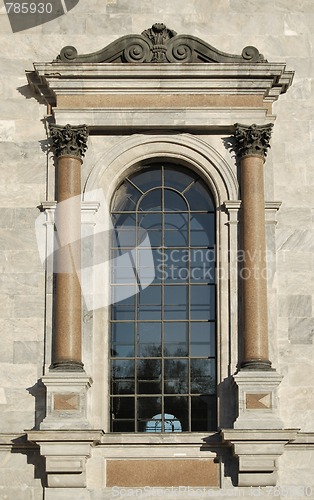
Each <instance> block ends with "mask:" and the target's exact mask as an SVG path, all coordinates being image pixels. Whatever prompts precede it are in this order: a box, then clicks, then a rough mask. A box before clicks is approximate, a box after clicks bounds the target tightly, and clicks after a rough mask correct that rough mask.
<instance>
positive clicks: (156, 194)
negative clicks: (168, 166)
mask: <svg viewBox="0 0 314 500" xmlns="http://www.w3.org/2000/svg"><path fill="white" fill-rule="evenodd" d="M138 209H139V210H140V211H143V212H152V211H153V212H160V211H161V189H154V190H153V191H149V192H148V193H147V194H146V195H144V196H143V198H142V199H141V201H140V204H139V207H138Z"/></svg>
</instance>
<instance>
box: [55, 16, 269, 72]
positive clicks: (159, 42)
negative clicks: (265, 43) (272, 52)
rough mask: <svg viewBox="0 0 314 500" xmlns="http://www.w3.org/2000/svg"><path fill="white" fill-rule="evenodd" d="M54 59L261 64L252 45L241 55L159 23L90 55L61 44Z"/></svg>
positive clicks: (86, 61) (75, 61) (261, 58)
mask: <svg viewBox="0 0 314 500" xmlns="http://www.w3.org/2000/svg"><path fill="white" fill-rule="evenodd" d="M55 62H73V63H84V62H85V63H233V62H234V63H241V62H242V63H263V62H267V61H266V60H265V59H264V57H263V55H262V54H260V53H259V51H258V50H257V48H256V47H253V46H248V47H245V48H244V49H243V51H242V54H241V55H233V54H227V53H225V52H221V51H219V50H218V49H216V48H214V47H212V46H211V45H209V44H208V43H207V42H204V41H203V40H201V39H200V38H197V37H195V36H191V35H178V34H177V33H176V32H175V31H174V30H172V29H169V28H167V26H165V25H164V24H163V23H155V24H153V26H152V27H151V28H149V29H147V30H144V31H143V32H142V33H141V34H140V35H136V34H135V35H125V36H122V37H121V38H118V39H117V40H115V41H114V42H112V43H111V44H109V45H107V47H105V48H103V49H101V50H99V51H98V52H92V53H90V54H78V53H77V50H76V48H75V47H72V46H67V47H64V48H63V49H62V50H61V52H60V54H59V55H58V57H57V59H56V60H55Z"/></svg>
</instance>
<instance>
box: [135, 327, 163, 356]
mask: <svg viewBox="0 0 314 500" xmlns="http://www.w3.org/2000/svg"><path fill="white" fill-rule="evenodd" d="M138 356H140V357H157V356H161V323H138Z"/></svg>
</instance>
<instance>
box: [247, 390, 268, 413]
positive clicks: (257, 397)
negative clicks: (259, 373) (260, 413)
mask: <svg viewBox="0 0 314 500" xmlns="http://www.w3.org/2000/svg"><path fill="white" fill-rule="evenodd" d="M245 404H246V409H247V410H265V409H268V408H271V407H272V402H271V393H270V392H267V393H266V392H265V393H263V394H261V393H260V394H246V401H245Z"/></svg>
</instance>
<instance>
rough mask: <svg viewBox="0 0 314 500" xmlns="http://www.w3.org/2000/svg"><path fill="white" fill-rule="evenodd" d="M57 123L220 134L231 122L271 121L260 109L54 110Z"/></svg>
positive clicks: (96, 128)
mask: <svg viewBox="0 0 314 500" xmlns="http://www.w3.org/2000/svg"><path fill="white" fill-rule="evenodd" d="M54 116H55V120H56V121H57V122H58V123H59V124H62V125H63V124H66V123H71V124H73V125H76V124H78V123H80V122H81V121H82V120H84V121H85V122H86V123H88V127H89V129H90V130H93V131H94V132H101V131H111V132H116V131H125V130H127V131H129V133H133V132H134V131H142V130H143V131H146V130H152V129H154V130H163V131H165V130H171V131H174V130H175V131H178V130H180V131H191V130H198V131H201V130H203V131H220V132H221V133H233V131H234V122H235V121H236V120H242V121H247V122H255V123H257V124H258V125H264V124H265V122H266V121H267V122H269V121H270V120H273V121H274V120H275V117H274V116H272V115H267V110H266V109H264V108H210V107H203V108H191V109H187V108H176V109H169V108H155V109H141V108H102V109H99V108H80V109H72V108H56V109H55V110H54Z"/></svg>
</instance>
